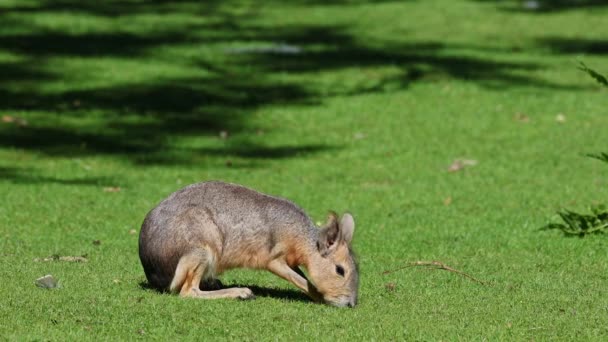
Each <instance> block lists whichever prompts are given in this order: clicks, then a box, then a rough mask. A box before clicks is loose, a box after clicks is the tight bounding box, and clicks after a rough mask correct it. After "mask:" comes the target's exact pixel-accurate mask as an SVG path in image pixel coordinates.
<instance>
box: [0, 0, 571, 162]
mask: <svg viewBox="0 0 608 342" xmlns="http://www.w3.org/2000/svg"><path fill="white" fill-rule="evenodd" d="M362 2H364V1H355V3H357V4H359V3H362ZM349 3H351V2H348V1H330V2H328V4H341V5H342V6H348V4H349ZM295 4H296V5H297V4H299V5H300V6H306V5H307V4H308V1H302V2H297V3H295ZM292 5H293V4H292ZM233 7H234V8H233ZM235 8H236V9H235ZM55 14H61V16H59V18H60V19H57V22H58V23H61V25H53V27H52V28H49V27H48V24H47V25H46V26H44V25H43V24H41V21H40V20H33V19H34V18H36V17H38V16H41V15H46V16H51V15H55ZM142 16H144V17H149V18H151V19H148V20H152V21H153V22H155V23H156V24H155V25H151V26H150V25H148V26H143V27H141V28H140V27H139V26H138V25H137V23H135V24H134V25H131V26H129V27H128V28H127V29H125V28H124V27H122V26H121V25H120V24H121V23H122V24H124V20H125V18H126V19H132V20H133V21H137V20H140V19H141V17H142ZM258 16H259V13H258V11H257V9H256V6H254V5H249V6H244V5H242V4H240V3H232V2H230V1H227V2H220V1H207V2H199V1H194V0H180V1H146V2H142V1H124V2H114V1H112V2H85V1H76V0H61V1H44V0H40V1H38V2H32V3H29V4H28V5H20V6H11V7H6V6H5V8H3V10H2V12H1V13H0V20H1V19H7V20H8V21H10V22H11V23H13V24H14V25H13V26H14V27H13V28H12V30H7V31H5V32H0V55H1V54H2V53H4V54H9V55H13V56H18V58H14V59H13V60H11V59H9V60H7V61H0V80H2V81H3V82H2V83H1V84H0V111H3V112H5V113H6V112H10V113H13V112H14V113H17V114H18V113H19V112H22V111H28V112H43V113H44V115H45V116H47V118H51V117H52V119H53V121H51V122H57V123H55V124H49V123H48V122H46V121H45V120H46V119H45V118H42V119H41V122H36V121H33V120H30V124H29V125H28V126H26V127H7V126H6V125H4V126H0V133H1V134H0V146H3V147H12V148H19V149H24V150H31V151H36V152H41V153H45V154H48V155H53V156H86V155H98V154H104V155H113V156H118V157H125V158H127V159H129V160H131V161H133V162H135V163H137V164H176V163H177V164H193V163H197V162H200V160H201V158H200V157H204V156H224V157H235V158H242V159H251V160H258V159H263V160H269V159H284V158H290V157H301V156H305V155H308V154H314V153H319V152H322V151H327V150H331V149H332V148H339V147H337V146H328V145H325V144H323V143H315V144H304V145H295V144H286V145H283V146H267V145H266V144H264V143H263V138H260V137H257V138H256V137H255V135H256V134H255V132H256V131H257V130H258V127H255V125H253V124H252V122H251V119H250V118H251V114H252V113H253V112H255V111H257V110H258V109H260V108H264V107H271V106H293V105H298V106H314V105H319V104H321V103H323V101H325V100H326V99H327V98H331V97H336V96H354V95H359V94H365V93H378V92H386V91H396V90H403V89H407V88H408V87H409V86H410V85H411V84H412V83H414V82H419V81H422V80H425V79H433V77H437V76H438V77H442V78H454V79H462V80H467V81H471V82H476V83H478V84H480V85H482V86H487V87H493V88H505V87H513V86H515V87H517V86H536V87H546V88H551V89H569V88H568V87H567V86H562V85H557V84H552V83H550V82H546V81H542V80H539V79H535V78H534V77H530V76H526V75H528V74H530V73H531V72H532V71H534V70H538V69H541V68H542V65H540V64H535V63H522V62H508V61H500V60H490V59H484V58H479V57H471V56H470V54H467V55H464V54H463V55H458V54H453V53H452V54H449V55H446V54H443V53H442V52H443V51H444V50H445V49H456V51H459V50H458V49H461V48H462V49H475V47H467V46H454V45H449V44H446V43H443V42H440V41H437V42H424V43H420V42H408V41H407V37H405V38H404V39H402V40H400V41H397V42H396V41H378V40H375V41H369V40H366V39H362V38H361V37H358V36H357V35H356V34H354V33H352V30H350V28H349V27H346V26H338V25H326V24H291V25H289V26H281V27H277V26H273V25H272V24H271V23H269V24H264V25H261V24H259V21H256V20H254V19H256V18H257V17H258ZM172 17H175V18H176V19H175V21H164V20H166V18H172ZM184 19H186V20H184ZM89 20H91V21H92V22H93V23H94V22H95V20H98V21H101V22H105V23H106V24H105V25H101V26H99V27H97V26H95V24H90V28H88V29H86V30H72V29H70V27H72V26H71V25H73V24H76V23H78V22H81V21H82V22H85V23H88V22H89ZM113 20H118V22H115V24H116V25H115V26H111V28H108V26H107V23H114V22H113ZM121 20H122V21H121ZM176 22H177V24H176ZM209 46H211V47H209ZM172 49H174V50H176V51H180V53H173V54H170V56H171V57H167V56H166V55H164V53H165V52H166V51H173V50H172ZM183 49H186V50H187V51H199V50H200V51H205V53H198V52H197V53H193V52H190V53H187V54H186V55H185V56H182V53H181V51H183ZM197 49H199V50H197ZM108 59H110V60H113V61H114V60H115V61H116V62H115V64H111V63H109V64H108V62H107V61H108ZM133 61H141V62H142V63H145V64H149V65H152V66H156V67H158V68H162V67H167V65H170V67H171V68H174V69H178V70H182V69H184V70H189V71H190V72H192V73H193V75H191V76H184V75H183V72H182V73H181V74H179V75H178V74H173V73H171V72H166V73H160V74H159V75H158V76H155V77H143V76H142V75H141V74H136V75H135V76H136V77H135V78H134V79H131V78H125V77H118V79H117V80H114V79H113V78H112V77H111V76H106V75H112V74H118V75H120V74H124V73H129V71H130V70H129V69H128V68H130V65H132V62H133ZM101 62H105V63H106V64H104V63H101ZM127 62H129V63H131V64H129V63H127ZM58 63H60V64H58ZM155 63H156V64H155ZM73 65H76V66H77V67H72V66H73ZM83 65H84V67H83ZM382 68H391V69H392V71H391V72H389V73H388V74H383V73H382V72H378V69H382ZM346 69H359V70H361V73H360V75H358V76H356V77H358V78H360V79H359V80H358V81H357V82H354V85H350V86H344V85H342V84H350V83H353V82H349V81H350V80H349V79H343V80H339V82H338V85H336V86H330V87H325V88H324V90H319V89H318V84H315V82H314V79H315V77H314V76H316V75H318V74H320V73H325V72H336V71H340V70H346ZM170 70H173V69H170ZM282 75H292V76H293V75H295V76H303V77H308V80H305V81H299V80H295V79H293V78H286V77H282ZM137 77H139V78H142V77H143V79H141V80H140V79H137ZM348 77H353V76H348ZM83 79H86V80H89V79H91V80H96V81H98V82H97V83H93V85H91V84H88V83H86V82H85V83H84V84H83V83H82V82H83V81H82V80H83ZM310 79H313V81H309V80H310ZM108 80H109V81H108ZM102 81H103V82H102ZM342 81H344V82H342ZM91 117H95V118H96V119H95V120H91ZM87 119H88V120H87ZM300 120H303V121H304V120H307V118H306V117H302V118H300ZM66 121H69V123H66ZM262 128H264V129H266V128H265V127H262ZM220 132H228V133H229V136H230V137H233V136H237V137H239V139H236V140H233V139H232V138H229V139H228V143H221V142H217V141H216V142H214V143H212V144H211V145H213V147H204V148H194V147H193V148H189V149H188V148H178V147H176V146H175V145H174V144H172V141H175V140H176V139H178V138H183V137H207V138H216V139H218V140H219V138H218V135H219V134H220ZM218 146H219V147H218ZM197 160H198V161H197ZM254 164H255V163H245V164H244V165H254Z"/></svg>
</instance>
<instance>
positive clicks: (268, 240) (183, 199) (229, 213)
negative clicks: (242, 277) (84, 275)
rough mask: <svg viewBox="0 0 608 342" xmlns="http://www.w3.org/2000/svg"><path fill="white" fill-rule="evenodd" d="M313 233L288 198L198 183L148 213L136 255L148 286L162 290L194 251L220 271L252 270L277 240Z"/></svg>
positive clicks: (237, 187)
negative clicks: (209, 256) (205, 254)
mask: <svg viewBox="0 0 608 342" xmlns="http://www.w3.org/2000/svg"><path fill="white" fill-rule="evenodd" d="M314 232H315V229H314V225H313V223H312V222H311V220H310V219H309V218H308V216H307V215H306V214H305V213H304V212H303V211H302V210H301V209H300V208H299V207H298V206H296V205H295V204H293V203H292V202H290V201H288V200H285V199H282V198H278V197H273V196H269V195H265V194H262V193H260V192H257V191H255V190H252V189H249V188H246V187H243V186H240V185H236V184H230V183H223V182H217V181H213V182H203V183H197V184H193V185H190V186H187V187H185V188H183V189H181V190H178V191H176V192H174V193H173V194H171V195H170V196H169V197H168V198H167V199H165V200H163V201H162V202H161V203H160V204H159V205H158V206H156V207H155V208H154V209H152V211H150V212H149V213H148V215H147V216H146V219H145V220H144V223H143V225H142V228H141V232H140V237H139V255H140V259H141V262H142V265H143V267H144V271H145V273H146V277H147V278H148V281H149V283H150V285H152V286H154V287H156V288H159V289H166V288H167V287H168V285H169V283H170V282H171V279H172V278H173V276H174V273H175V269H176V267H177V263H178V262H179V259H180V258H181V257H182V256H183V255H185V254H187V253H189V252H190V251H192V250H193V249H195V248H207V249H208V250H210V251H211V252H212V253H213V254H214V256H215V257H216V258H217V265H218V267H219V268H220V270H218V271H220V272H221V269H225V268H231V267H234V266H245V267H257V266H258V264H261V263H263V262H264V259H265V257H266V255H265V253H266V254H267V253H270V250H271V249H272V248H273V247H274V245H275V244H276V243H277V242H278V241H282V240H285V239H287V238H292V237H293V236H301V237H302V238H304V239H307V240H310V239H308V238H309V237H310V238H311V237H312V236H310V235H311V234H314ZM244 258H248V259H244ZM259 266H261V265H259Z"/></svg>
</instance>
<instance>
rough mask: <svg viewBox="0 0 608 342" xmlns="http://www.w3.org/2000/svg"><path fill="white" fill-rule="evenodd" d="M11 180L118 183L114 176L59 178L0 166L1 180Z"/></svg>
mask: <svg viewBox="0 0 608 342" xmlns="http://www.w3.org/2000/svg"><path fill="white" fill-rule="evenodd" d="M1 181H9V182H11V183H14V184H42V183H53V184H61V185H85V186H104V185H105V186H108V185H113V184H116V181H115V180H114V178H112V177H77V178H57V177H49V176H44V175H42V174H41V173H40V172H38V171H35V170H33V169H31V168H19V167H3V166H0V182H1Z"/></svg>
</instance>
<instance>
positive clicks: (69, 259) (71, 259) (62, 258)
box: [34, 255, 89, 262]
mask: <svg viewBox="0 0 608 342" xmlns="http://www.w3.org/2000/svg"><path fill="white" fill-rule="evenodd" d="M34 261H36V262H48V261H65V262H88V261H89V259H87V258H86V257H85V256H84V255H83V256H59V255H51V256H50V257H46V258H36V259H34Z"/></svg>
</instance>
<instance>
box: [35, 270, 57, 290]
mask: <svg viewBox="0 0 608 342" xmlns="http://www.w3.org/2000/svg"><path fill="white" fill-rule="evenodd" d="M35 284H36V286H38V287H40V288H43V289H55V288H58V287H59V281H57V279H55V277H53V276H52V275H50V274H47V275H45V276H44V277H40V278H38V279H36V282H35Z"/></svg>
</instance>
